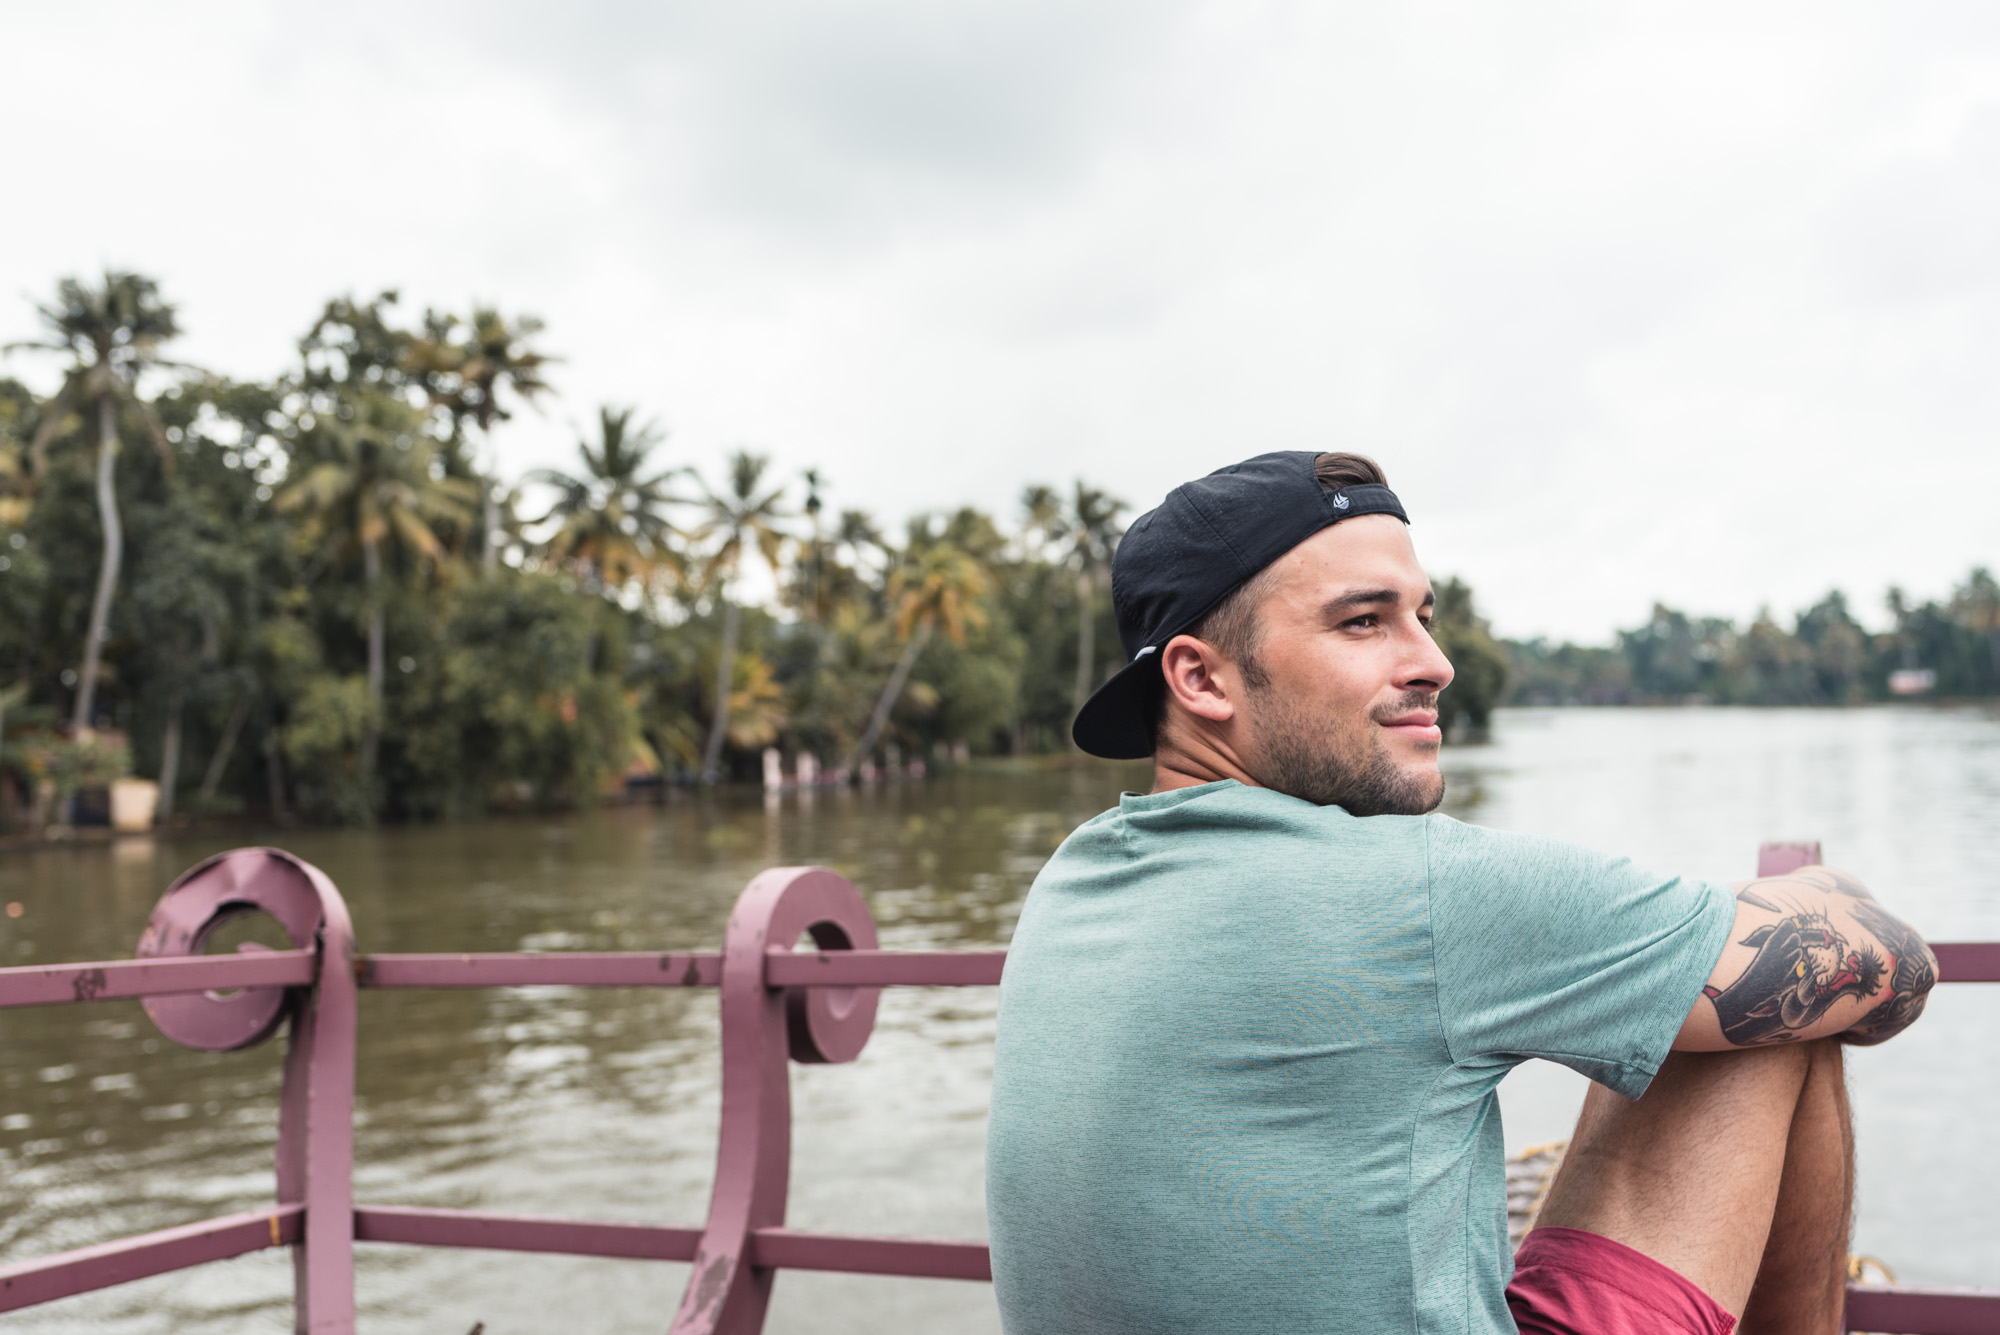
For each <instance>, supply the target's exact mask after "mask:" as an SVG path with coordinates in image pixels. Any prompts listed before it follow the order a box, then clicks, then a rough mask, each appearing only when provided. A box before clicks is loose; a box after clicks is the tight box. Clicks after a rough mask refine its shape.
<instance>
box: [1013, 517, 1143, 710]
mask: <svg viewBox="0 0 2000 1335" xmlns="http://www.w3.org/2000/svg"><path fill="white" fill-rule="evenodd" d="M1033 492H1034V489H1033V488H1030V495H1029V496H1028V497H1027V498H1026V499H1027V500H1028V501H1029V503H1030V504H1031V505H1033V503H1034V502H1035V501H1036V500H1037V499H1039V498H1037V497H1036V496H1034V495H1033ZM1124 509H1125V502H1123V501H1119V500H1113V499H1112V498H1111V497H1110V496H1108V495H1106V494H1105V493H1103V492H1101V491H1098V490H1097V489H1096V488H1094V487H1086V486H1084V485H1083V483H1082V482H1081V481H1078V482H1077V484H1076V494H1075V496H1074V497H1073V498H1072V501H1071V505H1070V508H1069V510H1068V511H1067V512H1066V513H1063V514H1062V515H1060V516H1059V517H1056V518H1054V519H1053V520H1052V521H1051V522H1050V525H1049V528H1048V531H1049V533H1050V536H1051V537H1053V538H1054V539H1055V540H1056V542H1057V543H1058V545H1059V546H1060V548H1061V549H1062V553H1063V561H1064V563H1065V564H1067V565H1068V566H1069V567H1070V568H1071V569H1072V570H1074V571H1075V572H1076V687H1075V691H1074V700H1073V705H1074V708H1075V709H1078V710H1081V709H1082V708H1083V702H1084V701H1085V700H1087V699H1089V698H1090V692H1091V690H1092V689H1093V688H1094V687H1095V686H1096V684H1097V669H1096V662H1095V659H1096V656H1097V655H1096V650H1097V635H1096V631H1097V618H1096V617H1095V615H1093V610H1094V609H1093V602H1094V595H1095V593H1096V586H1097V573H1098V571H1100V570H1103V569H1104V568H1105V567H1106V566H1108V565H1110V564H1111V555H1112V553H1113V552H1115V551H1116V550H1117V549H1118V539H1119V537H1120V536H1121V535H1122V534H1123V533H1124V531H1125V530H1124V529H1123V528H1121V527H1120V526H1119V524H1118V516H1119V514H1120V512H1122V511H1123V510H1124Z"/></svg>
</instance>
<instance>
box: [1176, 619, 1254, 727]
mask: <svg viewBox="0 0 2000 1335" xmlns="http://www.w3.org/2000/svg"><path fill="white" fill-rule="evenodd" d="M1224 662H1225V660H1224V659H1223V657H1222V655H1221V654H1220V653H1219V652H1218V651H1217V650H1216V648H1215V646H1214V645H1212V644H1208V643H1206V642H1205V641H1202V640H1197V639H1196V638H1195V637H1194V636H1192V635H1176V636H1174V638H1173V639H1171V640H1168V641H1167V644H1166V647H1165V648H1163V649H1161V650H1160V677H1161V679H1162V680H1163V681H1164V682H1165V683H1166V691H1167V696H1168V698H1169V699H1171V700H1172V701H1173V703H1174V704H1177V705H1179V706H1180V707H1181V708H1182V709H1185V710H1186V711H1187V712H1188V713H1190V714H1192V715H1194V716H1195V717H1196V718H1199V719H1207V720H1208V721H1209V722H1211V723H1227V722H1229V721H1230V720H1231V719H1233V718H1235V717H1236V700H1235V697H1234V695H1233V694H1232V689H1233V688H1234V686H1235V681H1234V679H1233V678H1234V674H1233V673H1229V674H1227V675H1226V677H1225V675H1224V668H1223V664H1224Z"/></svg>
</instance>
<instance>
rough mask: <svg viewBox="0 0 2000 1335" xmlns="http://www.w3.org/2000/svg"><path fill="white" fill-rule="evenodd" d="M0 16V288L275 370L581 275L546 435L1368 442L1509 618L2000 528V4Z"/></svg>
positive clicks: (902, 448)
mask: <svg viewBox="0 0 2000 1335" xmlns="http://www.w3.org/2000/svg"><path fill="white" fill-rule="evenodd" d="M0 12H4V14H5V17H4V19H0V22H4V25H5V36H6V39H7V40H6V43H5V44H6V47H7V48H8V49H9V51H10V52H11V53H12V54H13V57H14V58H13V59H12V60H11V61H10V77H9V79H8V80H7V81H6V82H5V84H4V85H0V117H4V118H5V121H6V123H7V124H9V125H11V126H13V127H15V130H16V133H15V134H14V135H12V136H10V146H11V147H12V149H13V152H12V153H11V155H10V156H11V157H12V159H13V162H12V163H11V172H12V180H13V182H14V183H15V189H14V190H13V191H12V192H10V194H12V196H13V201H12V204H13V206H12V207H10V208H8V209H7V210H6V211H5V212H4V213H0V257H4V258H0V265H4V267H0V279H4V280H5V281H4V282H0V290H4V291H5V292H7V293H10V294H11V293H17V292H19V293H27V294H39V293H42V292H45V291H47V290H48V288H49V286H50V285H51V283H52V282H53V281H54V279H55V278H56V277H57V276H59V275H61V274H64V273H68V272H76V271H88V270H90V269H92V268H94V267H96V266H98V265H100V264H102V263H105V262H111V263H117V264H125V265H132V266H135V267H139V268H141V269H144V270H146V271H148V272H152V273H156V274H158V275H159V276H160V277H161V278H162V279H163V280H164V281H165V283H166V284H167V286H168V289H169V291H170V293H171V294H172V295H174V296H176V297H177V298H178V299H180V300H181V301H182V303H183V306H184V311H185V316H186V324H187V326H188V328H189V330H190V335H189V338H188V339H187V340H186V343H187V347H186V349H185V351H186V354H187V355H188V356H189V357H190V358H192V359H194V360H198V361H203V362H205V363H207V364H209V365H213V366H215V367H217V368H219V369H222V370H226V371H229V372H232V373H236V374H243V375H260V374H269V373H271V372H272V371H275V370H276V369H278V368H279V367H280V366H281V365H283V364H284V362H285V360H286V358H287V356H288V353H289V345H290V341H291V340H292V339H293V338H295V337H296V335H297V333H298V332H299V331H300V330H301V329H302V328H303V327H304V326H305V325H306V324H307V323H308V322H309V320H310V318H311V316H312V314H313V312H314V311H315V310H316V309H317V306H318V304H319V303H320V302H321V301H322V300H323V299H324V298H325V297H327V296H329V295H331V294H333V293H335V292H338V291H343V290H349V289H352V290H356V291H360V292H367V291H372V290H374V289H376V288H379V287H385V286H397V287H400V288H402V289H403V291H404V292H405V294H406V300H408V301H409V302H411V303H412V304H414V305H417V306H421V305H422V304H424V303H426V302H434V303H439V304H446V305H453V306H463V305H464V304H466V303H467V302H469V301H470V300H472V299H474V298H479V299H485V300H493V301H498V302H500V303H501V304H502V305H503V306H504V307H506V308H508V309H514V310H520V309H526V310H532V311H535V312H537V313H539V314H541V315H543V316H544V317H545V318H547V319H548V321H549V324H550V332H549V342H550V344H551V346H553V347H555V348H556V349H558V350H559V351H561V352H562V353H563V354H564V355H565V356H566V357H567V359H568V360H567V362H566V363H565V365H564V366H563V367H562V368H561V374H560V383H561V385H562V387H563V388H564V389H565V391H566V394H567V397H566V398H565V399H564V401H563V402H562V403H561V405H560V406H559V407H558V408H557V409H556V411H555V412H554V413H553V415H552V416H551V418H550V419H548V420H545V421H538V420H534V419H531V418H524V419H523V420H521V421H519V422H517V423H516V424H515V425H514V426H513V427H512V428H511V429H510V430H509V433H508V434H507V435H506V437H505V438H504V440H503V448H504V451H505V453H506V457H507V459H508V461H509V462H510V464H511V465H513V466H517V467H523V468H525V467H527V466H529V465H531V464H535V463H541V462H548V461H552V460H556V459H558V458H560V456H561V454H562V452H563V451H564V450H565V449H566V439H565V433H566V430H567V427H566V422H567V421H568V420H572V419H573V420H576V421H587V420H588V419H589V418H590V417H591V416H592V415H593V411H594V407H595V405H596V403H598V402H600V401H603V400H610V401H614V402H621V403H622V402H637V403H639V404H640V405H642V407H643V408H644V409H645V410H646V411H647V412H649V413H657V414H658V415H660V416H661V417H662V418H663V419H664V420H665V421H666V422H667V423H668V424H669V425H670V426H671V427H672V428H673V429H674V432H675V434H674V438H673V441H672V446H671V447H672V448H673V449H675V450H677V451H680V452H681V453H682V456H683V457H694V458H697V459H702V460H704V461H705V460H708V459H712V458H713V457H714V456H715V455H716V454H717V452H718V451H719V450H720V449H722V448H724V447H726V446H729V445H734V444H738V443H746V444H750V445H752V446H755V447H757V448H763V449H769V450H772V451H773V452H775V453H776V454H777V455H778V456H779V458H780V459H781V461H783V462H784V463H785V464H786V465H787V466H789V467H799V466H804V465H807V464H817V465H819V466H821V467H823V468H824V469H825V470H826V471H827V472H828V473H829V474H830V475H831V477H832V478H833V480H834V483H835V488H836V489H835V491H834V492H833V494H832V497H831V501H832V503H833V504H835V505H838V506H852V505H859V506H866V507H868V508H872V509H875V510H876V511H878V512H880V513H883V514H885V515H887V516H890V517H892V518H894V517H900V515H902V514H904V513H907V512H908V511H910V510H912V509H917V508H923V507H928V506H940V505H951V504H957V503H960V502H963V501H972V502H975V503H978V504H981V505H984V506H986V507H988V508H993V509H1001V510H1005V509H1008V508H1010V507H1011V505H1012V502H1013V498H1014V497H1015V496H1016V495H1017V494H1018V491H1019V488H1020V486H1021V484H1022V483H1024V482H1026V481H1029V480H1034V479H1052V480H1062V479H1066V478H1068V477H1071V476H1075V475H1077V474H1079V473H1080V474H1083V475H1085V476H1087V477H1088V478H1090V479H1091V480H1092V481H1094V482H1096V483H1099V484H1102V485H1107V486H1109V487H1111V488H1112V489H1113V490H1114V491H1116V492H1119V493H1120V494H1123V495H1126V496H1128V497H1130V498H1131V499H1132V500H1133V501H1135V502H1138V503H1140V504H1150V503H1152V502H1153V501H1155V500H1157V498H1158V496H1159V495H1160V494H1161V493H1162V492H1163V491H1164V490H1165V489H1166V488H1167V487H1169V486H1171V485H1172V484H1173V483H1175V482H1177V481H1180V480H1182V479H1183V478H1185V477H1187V476H1190V475H1192V474H1194V473H1197V472H1201V471H1205V470H1206V469H1208V468H1211V467H1215V466H1218V465H1220V464H1222V463H1226V462H1229V461H1231V460H1233V459H1235V458H1239V457H1242V456H1243V455H1245V454H1248V453H1252V452H1255V451H1258V450H1261V449H1269V448H1316V447H1325V446H1336V447H1343V448H1355V449H1362V450H1365V451H1367V452H1370V453H1374V454H1376V455H1377V456H1378V457H1380V458H1381V459H1382V460H1383V462H1384V463H1385V465H1387V466H1388V467H1389V469H1390V471H1391V475H1392V477H1393V478H1394V479H1395V480H1396V482H1397V483H1398V485H1399V489H1400V490H1402V491H1403V492H1404V494H1405V498H1406V500H1407V501H1408V503H1409V504H1410V506H1411V509H1412V512H1413V514H1414V515H1415V517H1416V519H1417V522H1418V530H1417V531H1418V536H1419V543H1420V550H1422V551H1424V552H1425V553H1426V555H1427V557H1428V559H1429V560H1430V561H1431V562H1432V564H1433V566H1434V568H1436V569H1438V570H1440V571H1446V570H1449V571H1456V572H1460V573H1463V574H1465V575H1466V576H1467V577H1469V578H1470V579H1471V580H1472V581H1473V582H1474V584H1475V586H1476V587H1477V588H1478V590H1479V592H1480V595H1481V598H1482V601H1483V602H1484V603H1485V605H1486V606H1487V608H1488V609H1489V610H1490V611H1491V612H1492V614H1493V615H1494V616H1495V618H1496V620H1497V621H1498V623H1499V626H1500V628H1501V629H1502V630H1503V631H1507V632H1510V633H1520V634H1528V633H1536V632H1550V633H1555V634H1564V635H1577V636H1586V637H1600V636H1602V635H1604V634H1605V633H1607V632H1608V630H1609V629H1610V628H1611V627H1612V626H1614V625H1618V624H1628V625H1629V624H1632V623H1633V622H1635V621H1636V620H1638V619H1639V618H1640V617H1642V616H1643V615H1644V613H1645V610H1646V608H1647V606H1648V605H1649V604H1650V603H1651V601H1652V600H1653V599H1654V598H1655V597H1662V598H1666V599H1668V600H1670V601H1674V602H1678V603H1681V604H1684V605H1687V606H1689V607H1690V608H1692V609H1694V610H1702V611H1719V612H1726V613H1731V614H1736V615H1744V614H1747V613H1749V612H1751V611H1753V610H1754V609H1755V608H1756V607H1757V606H1758V605H1759V604H1760V603H1764V602H1769V603H1771V604H1773V605H1774V606H1775V607H1776V608H1777V609H1778V610H1779V611H1781V612H1784V611H1788V610H1790V609H1791V608H1793V607H1796V606H1799V605H1802V604H1804V603H1805V602H1807V601H1810V600H1811V599H1812V598H1814V597H1816V596H1817V595H1818V594H1819V593H1820V592H1822V591H1824V589H1825V588H1826V587H1828V586H1829V585H1833V584H1839V585H1842V586H1844V587H1846V588H1847V589H1848V590H1849V591H1850V593H1851V594H1852V595H1853V596H1854V598H1855V601H1856V602H1857V604H1860V605H1861V606H1863V608H1864V609H1867V608H1870V607H1872V605H1873V603H1874V601H1875V599H1876V597H1877V596H1878V595H1879V593H1880V592H1881V590H1882V589H1883V587H1884V586H1886V585H1887V584H1889V583H1891V582H1900V583H1903V584H1904V585H1906V586H1908V587H1910V588H1912V589H1915V590H1918V591H1921V592H1924V593H1935V592H1941V591H1942V590H1943V589H1944V588H1945V587H1946V585H1947V584H1948V583H1949V581H1950V580H1951V579H1952V578H1954V577H1955V576H1958V575H1961V574H1962V573H1963V572H1964V570H1965V569H1966V568H1967V567H1968V566H1969V565H1971V564H1972V563H1974V562H1975V561H1983V562H1994V561H1996V560H2000V523H1996V522H1995V521H1994V519H1993V517H1992V513H1991V511H1992V505H1991V499H1990V498H1991V497H1993V496H1994V495H1996V494H2000V450H1995V449H1994V448H1993V447H1992V445H1991V443H1990V440H1991V437H1992V436H1993V427H1994V425H1995V415H1996V409H2000V403H1996V401H1995V392H1994V390H1993V389H1991V388H1990V387H1989V386H1990V384H1991V383H1992V382H1993V381H1994V380H1995V377H1994V376H1993V375H1992V374H1991V372H1990V370H1989V369H1988V366H1987V363H1988V362H1989V361H1990V360H1991V358H1990V354H1989V353H1988V352H1987V349H1989V348H1991V347H1992V346H1993V335H1994V332H1995V325H1996V323H1997V322H2000V282H1996V279H1997V278H2000V242H1996V241H1995V240H1994V238H1996V237H2000V189H1996V187H1995V185H1994V182H1995V181H1996V180H2000V173H1996V170H1995V168H1996V167H2000V18H1996V17H1995V16H1994V14H1992V13H1991V12H1989V10H1988V8H1987V7H1985V6H1980V5H1971V4H1967V5H1960V6H1952V5H1908V6H1898V7H1895V8H1894V9H1883V8H1881V7H1876V6H1863V5H1858V4H1847V5H1839V4H1835V5H1824V4H1823V5H1811V6H1808V5H1803V4H1793V5H1779V6H1767V7H1760V8H1758V9H1756V10H1750V11H1745V10H1725V9H1715V8H1701V9H1685V8H1684V9H1669V10H1662V9H1656V8H1652V7H1643V8H1642V7H1637V6H1633V7H1627V8H1613V7H1606V6H1601V5H1582V4H1574V5H1564V4H1523V5H1509V6H1505V7H1500V6H1486V5H1477V4H1470V3H1459V4H1450V5H1443V4H1429V5H1417V6H1345V7H1340V8H1334V7H1329V6H1322V5H1309V4H1279V3H1263V4H1258V3H1246V2H1244V0H1229V2H1228V3H1223V2H1221V0H1204V2H1203V3H1194V4H1189V5H1185V6H1182V7H1166V6H1158V5H1141V4H1137V3H1125V2H1123V0H1119V2H1115V3H1094V4H1093V3H1082V2H1081V0H1076V2H1072V3H1062V4H1057V3H1053V2H1050V0H1037V2H1035V3H1025V2H1021V0H1017V2H1016V3H1002V0H977V2H976V3H969V4H964V5H955V6H948V7H940V6H937V5H934V4H925V3H919V0H854V2H853V3H844V4H829V3H808V2H806V0H794V2H792V3H770V4H734V5H720V4H710V5H691V6H672V7H665V6H636V5H634V6H623V5H604V4H600V5H578V6H568V7H564V8H563V9H560V10H548V9H546V8H545V7H532V8H531V7H528V6H524V5H519V4H513V5H506V4H502V5H487V6H472V5H469V4H457V3H454V4H440V5H432V6H424V5H402V6H396V7H393V8H392V7H386V6H368V5H362V6H358V7H349V8H347V9H343V10H340V11H330V10H323V9H322V10H299V9H296V8H287V7H279V6H266V5H259V4H252V3H247V0H246V2H245V3H240V4H234V5H223V4H213V5H206V6H180V7H175V8H174V9H172V10H157V9H152V8H147V7H142V6H136V5H134V6H124V7H112V8H108V9H106V8H100V9H95V10H77V9H75V8H74V7H71V8H63V7H54V6H27V5H13V6H10V7H8V8H6V9H5V10H4V11H0ZM86 66H87V67H88V69H89V71H90V75H91V77H90V78H89V79H85V78H83V77H81V75H80V71H81V70H82V69H84V68H85V67H86ZM30 320H31V313H30V311H29V308H28V305H27V303H26V302H25V301H21V302H17V303H14V304H11V305H10V304H4V303H0V337H14V336H17V335H19V334H23V333H27V332H29V328H30V323H29V322H30ZM22 369H23V370H25V369H26V368H25V367H24V368H22Z"/></svg>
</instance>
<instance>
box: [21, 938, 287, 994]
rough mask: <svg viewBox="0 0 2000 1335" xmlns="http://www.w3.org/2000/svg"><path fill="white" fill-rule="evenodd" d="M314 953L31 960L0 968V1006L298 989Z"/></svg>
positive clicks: (282, 952)
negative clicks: (74, 961)
mask: <svg viewBox="0 0 2000 1335" xmlns="http://www.w3.org/2000/svg"><path fill="white" fill-rule="evenodd" d="M314 956H315V952H313V951H310V950H257V951H246V952H244V953H243V954H241V955H182V956H175V957H162V958H159V959H146V960H104V961H102V962H99V963H92V964H47V965H43V964H30V965H24V966H17V967H15V968H11V969H0V1007H6V1006H52V1005H59V1004H61V1003H63V1002H69V1001H110V1000H114V999H117V998H121V997H122V998H130V997H163V996H171V995H173V994H175V993H179V992H220V991H224V990H226V989H230V988H243V987H299V986H303V985H305V984H309V983H311V982H312V980H313V969H314Z"/></svg>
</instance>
